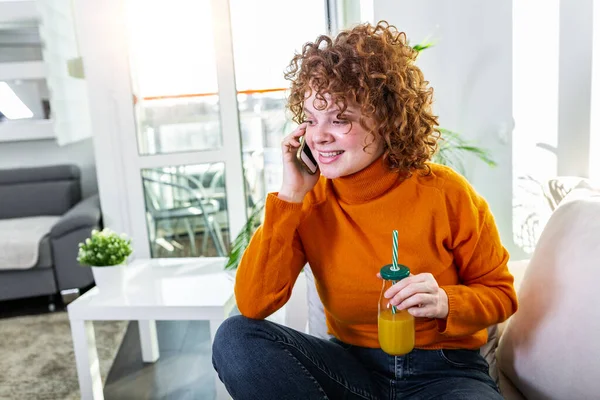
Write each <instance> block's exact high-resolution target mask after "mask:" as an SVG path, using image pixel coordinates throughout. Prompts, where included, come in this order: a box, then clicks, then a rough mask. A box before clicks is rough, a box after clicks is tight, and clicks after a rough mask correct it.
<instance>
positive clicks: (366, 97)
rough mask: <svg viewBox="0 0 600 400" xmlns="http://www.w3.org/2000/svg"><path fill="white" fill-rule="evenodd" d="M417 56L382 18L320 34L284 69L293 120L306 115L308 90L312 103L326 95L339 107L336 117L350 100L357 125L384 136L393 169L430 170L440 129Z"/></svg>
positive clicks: (323, 103) (319, 105) (322, 102)
mask: <svg viewBox="0 0 600 400" xmlns="http://www.w3.org/2000/svg"><path fill="white" fill-rule="evenodd" d="M417 55H418V51H417V50H414V49H413V48H412V47H411V46H409V45H408V43H407V40H406V34H405V33H404V32H399V31H398V30H397V29H396V27H395V26H393V25H390V24H388V23H387V22H385V21H380V22H379V23H378V24H377V25H376V26H372V25H370V24H362V25H358V26H356V27H355V28H352V29H349V30H346V31H342V32H340V33H339V34H338V35H337V36H336V37H335V38H331V37H329V36H326V35H321V36H319V37H318V38H317V40H316V41H315V42H312V43H311V42H309V43H306V44H305V45H304V46H303V47H302V52H301V53H300V54H296V55H295V56H294V58H293V59H292V61H291V62H290V65H289V66H288V68H287V71H286V73H285V78H286V79H287V80H289V81H291V89H290V95H289V97H288V108H289V110H290V111H291V112H292V115H293V120H294V121H295V122H296V123H301V122H302V121H303V120H304V118H305V116H304V113H303V106H304V101H305V99H306V94H307V93H308V94H312V92H313V90H314V91H316V95H315V102H314V104H313V105H314V107H315V108H316V109H319V110H323V109H326V108H327V107H328V106H329V105H328V104H327V100H326V98H325V95H329V96H331V97H330V99H332V100H331V101H333V102H335V105H337V106H338V108H339V110H340V111H339V114H338V118H340V117H341V115H342V114H343V113H344V111H345V110H346V108H347V107H348V105H349V104H358V105H359V106H360V109H361V118H360V121H359V122H360V124H361V126H362V127H363V128H364V129H366V130H368V131H369V133H370V134H371V135H372V137H373V140H375V137H376V135H379V136H380V137H381V138H383V141H384V142H385V153H384V157H385V159H386V161H387V164H388V166H389V167H390V168H391V169H392V170H396V171H399V172H404V173H407V174H408V175H410V174H411V173H412V172H413V171H416V170H421V171H424V172H425V173H428V172H429V167H428V166H427V164H426V162H427V161H429V159H430V158H431V156H432V155H433V154H434V153H435V151H436V150H437V141H438V139H439V137H440V132H439V130H438V128H437V125H438V122H437V117H436V116H434V115H433V114H432V111H431V103H432V101H433V89H432V88H430V87H428V84H429V82H428V81H426V80H425V79H424V78H423V73H422V72H421V70H420V69H419V68H418V67H417V66H416V65H415V64H414V62H415V59H416V58H417ZM369 121H370V122H369ZM369 144H370V143H365V148H366V147H367V146H368V145H369Z"/></svg>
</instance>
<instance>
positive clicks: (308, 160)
mask: <svg viewBox="0 0 600 400" xmlns="http://www.w3.org/2000/svg"><path fill="white" fill-rule="evenodd" d="M299 141H300V147H299V148H298V151H297V152H296V158H297V159H298V162H300V165H302V167H303V168H304V169H305V170H306V172H308V173H309V174H311V175H314V174H316V173H317V170H318V169H319V165H318V164H317V160H315V158H314V157H313V155H312V153H311V151H310V148H309V147H308V145H307V144H306V140H304V136H300V138H299Z"/></svg>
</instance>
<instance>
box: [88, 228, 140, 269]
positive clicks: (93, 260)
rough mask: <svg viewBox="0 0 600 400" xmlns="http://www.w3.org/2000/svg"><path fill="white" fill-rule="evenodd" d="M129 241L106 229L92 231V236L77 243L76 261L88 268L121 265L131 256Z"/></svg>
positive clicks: (131, 250)
mask: <svg viewBox="0 0 600 400" xmlns="http://www.w3.org/2000/svg"><path fill="white" fill-rule="evenodd" d="M132 252H133V249H132V248H131V239H129V238H128V237H127V236H126V235H125V234H121V235H119V234H117V233H115V232H113V231H111V230H110V229H108V228H104V229H103V230H102V231H98V230H95V229H94V230H93V231H92V236H91V237H90V238H88V239H86V240H85V242H83V243H79V254H78V255H77V261H78V262H79V264H81V265H85V266H90V267H109V266H113V265H119V264H123V263H124V262H125V260H127V257H129V256H130V255H131V253H132Z"/></svg>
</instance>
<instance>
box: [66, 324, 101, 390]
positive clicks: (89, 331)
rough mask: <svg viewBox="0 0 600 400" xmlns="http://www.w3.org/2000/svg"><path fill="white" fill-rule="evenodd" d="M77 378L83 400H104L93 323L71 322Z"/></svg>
mask: <svg viewBox="0 0 600 400" xmlns="http://www.w3.org/2000/svg"><path fill="white" fill-rule="evenodd" d="M70 323H71V336H72V337H73V349H74V351H75V364H76V366H77V378H78V379H79V390H80V391H81V399H82V400H103V399H104V392H103V387H102V377H101V376H100V363H99V361H98V351H97V350H96V336H95V335H94V325H93V323H92V321H82V320H71V321H70Z"/></svg>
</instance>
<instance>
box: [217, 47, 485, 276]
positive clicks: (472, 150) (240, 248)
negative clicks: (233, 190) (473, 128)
mask: <svg viewBox="0 0 600 400" xmlns="http://www.w3.org/2000/svg"><path fill="white" fill-rule="evenodd" d="M433 46H434V42H432V41H425V42H423V43H420V44H417V45H414V46H413V49H415V50H417V51H419V52H420V51H421V50H425V49H428V48H430V47H433ZM285 127H286V128H287V123H286V124H285ZM439 130H440V134H441V137H440V139H441V140H440V142H439V147H438V151H437V152H436V153H435V154H434V155H433V157H432V158H431V161H433V162H434V163H437V164H442V165H447V166H449V167H452V168H453V169H455V170H456V171H457V172H459V173H460V174H462V175H466V171H465V167H464V157H465V156H469V155H470V156H475V157H476V158H477V159H479V160H480V161H482V162H484V163H485V164H487V165H488V166H490V167H495V166H496V165H497V164H496V162H495V161H494V160H493V159H492V157H491V155H490V153H489V151H488V150H487V149H484V148H481V147H478V146H476V145H475V144H474V143H471V142H469V141H467V140H465V139H463V138H462V137H461V136H460V134H459V133H457V132H453V131H451V130H448V129H444V128H439ZM264 207H265V203H264V199H263V200H261V201H259V202H257V204H256V205H255V206H254V207H253V208H252V212H251V215H250V217H249V218H248V221H247V222H246V224H245V225H244V227H243V228H242V230H241V232H240V233H239V234H238V235H237V236H236V238H235V239H234V241H233V243H232V245H231V252H230V253H229V257H228V260H227V264H226V265H225V269H236V268H237V267H238V265H239V263H240V261H241V259H242V256H243V255H244V251H245V250H246V247H248V244H249V243H250V239H251V238H252V235H253V234H254V231H255V230H256V228H258V226H259V225H260V223H261V220H262V213H263V210H264Z"/></svg>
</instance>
